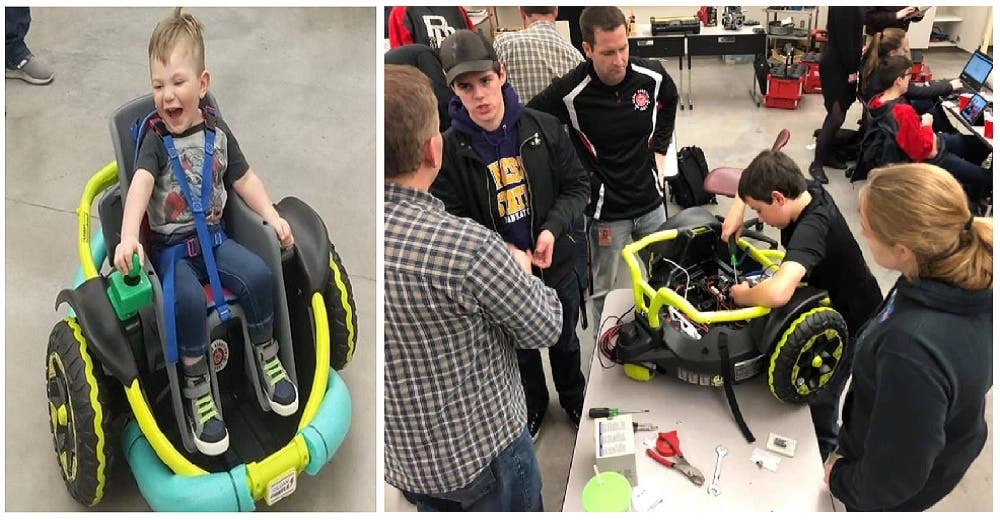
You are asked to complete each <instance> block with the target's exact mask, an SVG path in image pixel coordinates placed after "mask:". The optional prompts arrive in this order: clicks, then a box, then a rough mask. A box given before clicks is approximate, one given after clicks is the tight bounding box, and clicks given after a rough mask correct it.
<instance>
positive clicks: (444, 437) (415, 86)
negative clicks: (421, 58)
mask: <svg viewBox="0 0 1000 520" xmlns="http://www.w3.org/2000/svg"><path fill="white" fill-rule="evenodd" d="M385 115H386V117H385V211H384V218H385V480H386V482H388V483H389V484H391V485H393V486H396V487H397V488H399V489H400V490H402V491H403V494H404V495H405V496H406V497H407V498H408V499H410V500H411V501H412V502H414V503H416V504H417V508H418V510H420V511H541V510H542V496H541V486H542V482H541V473H540V471H539V468H538V461H537V459H536V458H535V452H534V447H533V445H532V442H531V437H530V436H529V435H528V430H527V428H526V426H525V424H526V418H525V416H526V413H525V405H524V393H523V390H522V388H521V381H520V377H519V375H518V369H517V358H516V356H515V352H514V348H515V345H516V346H517V347H521V348H540V347H546V346H548V345H551V344H552V343H554V342H555V341H556V339H557V338H558V337H559V333H560V329H561V323H562V308H561V306H560V304H559V300H558V299H557V297H556V293H555V291H553V290H552V289H549V288H547V287H545V285H544V284H543V283H542V281H541V280H539V279H538V278H535V277H533V276H532V275H531V260H530V259H529V258H528V257H527V255H525V254H524V253H523V252H520V251H510V250H508V248H507V247H506V246H505V245H504V242H503V240H502V239H501V238H500V237H499V236H498V235H497V234H496V233H494V232H492V231H490V230H488V229H486V228H485V227H482V226H480V225H479V224H476V223H475V222H473V221H472V220H470V219H465V218H459V217H455V216H453V215H451V214H449V213H447V212H446V211H445V206H444V203H442V202H441V201H440V200H438V199H437V198H435V197H434V196H432V195H431V194H430V193H429V192H428V190H429V188H430V185H431V183H432V182H433V181H434V178H435V177H436V176H437V172H438V170H439V169H440V167H441V158H442V146H443V145H442V138H441V134H440V132H439V131H438V120H437V108H436V102H435V100H434V95H433V93H432V91H431V89H430V84H429V82H428V81H427V78H426V76H424V75H423V74H421V73H420V71H418V70H417V69H416V68H413V67H410V66H401V65H386V66H385Z"/></svg>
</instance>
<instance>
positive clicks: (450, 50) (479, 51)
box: [438, 29, 499, 85]
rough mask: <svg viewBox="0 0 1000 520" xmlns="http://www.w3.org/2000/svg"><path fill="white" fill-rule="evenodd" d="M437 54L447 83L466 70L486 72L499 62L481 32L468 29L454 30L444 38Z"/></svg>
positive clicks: (449, 83) (450, 82)
mask: <svg viewBox="0 0 1000 520" xmlns="http://www.w3.org/2000/svg"><path fill="white" fill-rule="evenodd" d="M438 56H440V58H441V66H442V67H444V75H445V80H447V81H448V85H451V84H452V83H453V82H454V81H455V78H457V77H458V76H460V75H462V74H465V73H466V72H486V71H488V70H493V69H494V67H496V66H497V64H498V63H499V60H498V59H497V53H496V51H495V50H493V46H492V45H490V43H489V42H488V41H486V39H485V38H483V36H482V35H481V34H479V33H477V32H473V31H470V30H468V29H461V30H458V31H455V32H454V33H452V34H451V35H449V36H448V37H447V38H445V39H444V41H443V42H441V47H440V48H439V49H438Z"/></svg>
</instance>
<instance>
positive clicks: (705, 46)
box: [628, 23, 767, 110]
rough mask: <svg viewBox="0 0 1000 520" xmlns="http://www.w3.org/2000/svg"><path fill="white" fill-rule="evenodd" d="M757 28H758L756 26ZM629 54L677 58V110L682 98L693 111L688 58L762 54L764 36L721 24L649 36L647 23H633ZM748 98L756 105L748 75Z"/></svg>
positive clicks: (754, 87) (757, 99)
mask: <svg viewBox="0 0 1000 520" xmlns="http://www.w3.org/2000/svg"><path fill="white" fill-rule="evenodd" d="M757 27H760V26H757ZM628 40H629V55H630V56H631V55H634V56H639V57H641V58H672V57H677V58H678V70H679V71H680V74H679V75H678V79H679V80H680V93H681V102H680V105H679V106H680V108H681V110H683V109H684V105H685V102H684V100H685V98H686V99H687V103H686V104H687V108H688V110H693V109H694V104H693V103H692V101H691V90H692V85H693V79H692V77H691V70H692V66H691V57H692V56H725V55H732V54H736V55H739V54H752V55H754V56H758V55H763V54H764V53H765V52H766V50H767V49H766V47H767V35H766V34H764V33H756V32H754V30H753V27H743V28H741V29H740V30H738V31H729V30H726V29H723V28H722V26H721V25H718V26H715V27H702V28H701V32H700V33H699V34H666V35H660V36H653V33H652V26H651V25H650V24H648V23H645V24H643V23H639V24H635V33H634V34H633V35H631V36H629V39H628ZM685 57H687V82H686V83H687V90H686V91H685V89H684V85H685V81H684V58H685ZM750 98H751V99H752V100H753V101H754V102H755V103H756V104H757V106H758V107H759V106H760V102H761V98H760V95H759V94H758V93H757V76H756V73H754V74H753V75H752V82H751V86H750Z"/></svg>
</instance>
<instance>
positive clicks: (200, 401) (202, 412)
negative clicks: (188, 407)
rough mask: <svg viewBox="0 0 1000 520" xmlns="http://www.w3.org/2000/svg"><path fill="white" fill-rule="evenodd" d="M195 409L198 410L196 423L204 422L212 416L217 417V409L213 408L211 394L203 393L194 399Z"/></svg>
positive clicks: (213, 403) (213, 402)
mask: <svg viewBox="0 0 1000 520" xmlns="http://www.w3.org/2000/svg"><path fill="white" fill-rule="evenodd" d="M194 405H195V409H196V410H197V411H198V424H201V425H203V424H205V423H207V422H208V421H210V420H211V419H213V418H218V417H219V411H218V410H217V409H216V408H215V401H214V400H212V394H205V395H203V396H201V397H199V398H197V399H195V401H194Z"/></svg>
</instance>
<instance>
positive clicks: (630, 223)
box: [587, 206, 667, 337]
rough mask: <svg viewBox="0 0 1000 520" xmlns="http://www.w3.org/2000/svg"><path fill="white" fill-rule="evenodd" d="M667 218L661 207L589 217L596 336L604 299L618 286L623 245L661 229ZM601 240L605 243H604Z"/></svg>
mask: <svg viewBox="0 0 1000 520" xmlns="http://www.w3.org/2000/svg"><path fill="white" fill-rule="evenodd" d="M666 221H667V214H666V212H664V211H663V208H662V207H660V206H658V207H655V208H653V209H652V210H651V211H649V212H648V213H646V214H645V215H640V216H638V217H635V218H630V219H625V220H594V219H588V227H589V229H588V230H587V235H588V237H589V240H590V252H591V269H593V272H594V279H593V284H594V295H593V296H592V297H591V301H592V302H593V304H594V314H593V316H594V323H595V324H596V326H595V327H594V336H595V337H596V336H597V333H598V331H599V330H600V328H601V323H600V320H601V315H602V313H603V312H604V298H605V297H607V295H608V292H609V291H611V289H613V288H614V287H615V281H616V278H617V277H618V261H619V260H621V257H622V248H623V247H625V243H626V242H628V240H629V238H631V239H633V240H638V239H640V238H642V237H644V236H646V235H648V234H650V233H653V232H655V231H657V230H659V229H660V226H661V225H662V224H663V223H664V222H666ZM602 242H603V243H604V245H602Z"/></svg>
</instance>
